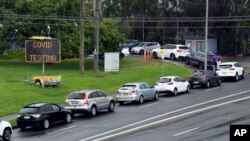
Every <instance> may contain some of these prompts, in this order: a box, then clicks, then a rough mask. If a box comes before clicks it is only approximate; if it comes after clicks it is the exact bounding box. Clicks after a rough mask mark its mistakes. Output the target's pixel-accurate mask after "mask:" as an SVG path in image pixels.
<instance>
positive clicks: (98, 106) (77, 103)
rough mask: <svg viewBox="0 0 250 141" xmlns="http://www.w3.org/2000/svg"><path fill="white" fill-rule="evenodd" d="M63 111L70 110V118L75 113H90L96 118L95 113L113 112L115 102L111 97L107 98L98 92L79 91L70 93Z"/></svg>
mask: <svg viewBox="0 0 250 141" xmlns="http://www.w3.org/2000/svg"><path fill="white" fill-rule="evenodd" d="M65 109H70V110H71V114H72V117H74V114H75V113H90V115H91V116H93V117H94V116H96V114H97V112H98V111H100V110H103V109H108V111H109V112H113V111H114V109H115V102H114V99H113V98H112V97H111V96H107V95H106V94H105V93H104V92H102V91H100V90H81V91H76V92H73V93H71V94H70V95H69V96H68V98H67V99H66V101H65Z"/></svg>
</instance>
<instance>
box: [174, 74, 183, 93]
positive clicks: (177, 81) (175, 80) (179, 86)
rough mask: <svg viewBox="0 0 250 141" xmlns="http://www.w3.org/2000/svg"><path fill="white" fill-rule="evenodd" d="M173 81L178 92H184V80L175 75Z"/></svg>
mask: <svg viewBox="0 0 250 141" xmlns="http://www.w3.org/2000/svg"><path fill="white" fill-rule="evenodd" d="M173 81H174V85H175V87H176V88H177V90H178V92H182V91H183V87H182V85H181V83H182V82H181V81H180V79H179V77H175V78H174V79H173Z"/></svg>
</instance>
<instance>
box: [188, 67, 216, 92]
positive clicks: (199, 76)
mask: <svg viewBox="0 0 250 141" xmlns="http://www.w3.org/2000/svg"><path fill="white" fill-rule="evenodd" d="M189 84H190V86H191V88H193V87H194V86H196V85H199V86H205V87H207V88H209V87H210V86H211V85H218V86H220V85H221V80H220V77H219V76H218V75H217V74H216V73H215V72H213V71H211V70H206V71H204V70H197V71H194V72H193V74H192V77H191V78H190V79H189Z"/></svg>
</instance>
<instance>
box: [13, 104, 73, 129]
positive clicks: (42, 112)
mask: <svg viewBox="0 0 250 141" xmlns="http://www.w3.org/2000/svg"><path fill="white" fill-rule="evenodd" d="M58 122H66V123H70V122H71V112H70V110H67V109H64V108H63V107H61V106H59V105H57V104H53V103H32V104H29V105H27V106H24V107H23V108H22V109H21V110H20V112H19V113H18V115H17V127H19V128H20V129H21V130H24V129H26V127H30V126H38V127H42V128H43V129H48V128H49V127H50V125H51V124H55V123H58Z"/></svg>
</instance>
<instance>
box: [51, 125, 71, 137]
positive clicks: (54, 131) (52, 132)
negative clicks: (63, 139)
mask: <svg viewBox="0 0 250 141" xmlns="http://www.w3.org/2000/svg"><path fill="white" fill-rule="evenodd" d="M75 127H76V126H70V127H68V128H64V129H61V130H57V131H54V132H51V133H48V135H51V134H55V133H58V132H62V131H64V130H68V129H71V128H75Z"/></svg>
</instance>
